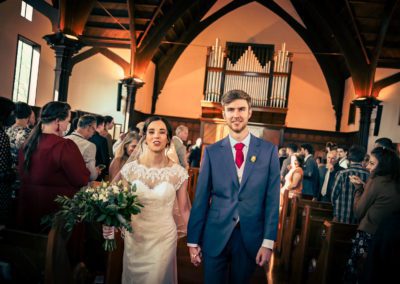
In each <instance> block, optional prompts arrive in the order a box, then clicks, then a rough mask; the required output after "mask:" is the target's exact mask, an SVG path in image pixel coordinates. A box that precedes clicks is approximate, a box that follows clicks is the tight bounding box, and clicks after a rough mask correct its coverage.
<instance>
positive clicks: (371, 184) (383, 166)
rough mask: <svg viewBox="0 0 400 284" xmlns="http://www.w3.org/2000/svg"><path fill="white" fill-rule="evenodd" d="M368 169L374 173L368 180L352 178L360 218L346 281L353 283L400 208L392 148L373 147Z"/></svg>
mask: <svg viewBox="0 0 400 284" xmlns="http://www.w3.org/2000/svg"><path fill="white" fill-rule="evenodd" d="M367 169H368V170H369V171H370V173H371V175H370V177H369V179H368V180H367V182H364V181H363V180H362V179H360V178H359V177H358V176H351V177H350V180H351V182H352V183H353V184H354V186H355V188H356V192H355V197H354V213H355V215H356V216H357V218H358V219H359V220H360V224H359V226H358V228H357V233H356V235H355V237H354V238H353V240H352V242H353V247H352V251H351V256H350V259H349V260H348V262H347V269H346V280H350V281H352V282H353V281H354V283H356V282H357V280H358V281H359V280H360V279H361V278H362V274H363V273H365V271H363V263H364V260H365V259H366V257H367V255H368V253H369V246H370V243H371V239H372V238H373V236H374V235H375V233H376V230H377V228H378V227H379V225H380V224H381V223H382V222H383V221H384V220H386V219H388V218H390V216H391V215H392V214H395V213H396V212H397V211H398V210H399V208H400V159H399V157H398V156H397V155H396V153H395V152H394V151H393V150H391V149H389V148H383V147H377V148H375V149H373V150H372V152H371V156H370V160H369V163H368V166H367Z"/></svg>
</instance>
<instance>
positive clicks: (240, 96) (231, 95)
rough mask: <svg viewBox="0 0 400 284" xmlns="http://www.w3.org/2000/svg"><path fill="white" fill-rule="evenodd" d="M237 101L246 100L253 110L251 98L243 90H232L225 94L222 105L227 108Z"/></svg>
mask: <svg viewBox="0 0 400 284" xmlns="http://www.w3.org/2000/svg"><path fill="white" fill-rule="evenodd" d="M236 100H246V101H247V104H248V105H249V108H251V97H250V96H249V94H247V93H246V92H243V91H241V90H231V91H229V92H227V93H225V94H224V95H223V96H222V98H221V104H222V106H226V105H227V104H230V103H231V102H233V101H236Z"/></svg>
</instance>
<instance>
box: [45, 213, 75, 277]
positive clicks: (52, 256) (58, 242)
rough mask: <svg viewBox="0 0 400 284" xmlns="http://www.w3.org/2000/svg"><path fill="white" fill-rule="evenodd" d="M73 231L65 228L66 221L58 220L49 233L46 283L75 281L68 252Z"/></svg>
mask: <svg viewBox="0 0 400 284" xmlns="http://www.w3.org/2000/svg"><path fill="white" fill-rule="evenodd" d="M70 235H71V233H70V232H67V231H66V230H65V228H64V222H62V221H61V220H58V221H57V222H56V223H55V225H53V227H52V228H51V230H50V232H49V235H48V242H47V248H46V268H45V283H46V284H53V283H54V284H55V283H57V284H58V283H60V284H64V283H65V284H67V283H73V281H72V270H71V265H70V262H69V258H68V253H67V242H68V239H69V237H70Z"/></svg>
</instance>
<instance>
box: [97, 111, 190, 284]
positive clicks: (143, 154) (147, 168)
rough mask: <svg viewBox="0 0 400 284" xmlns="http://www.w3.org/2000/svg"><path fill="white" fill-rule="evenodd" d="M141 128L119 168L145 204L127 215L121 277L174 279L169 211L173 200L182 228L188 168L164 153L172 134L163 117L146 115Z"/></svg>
mask: <svg viewBox="0 0 400 284" xmlns="http://www.w3.org/2000/svg"><path fill="white" fill-rule="evenodd" d="M143 133H144V136H143V138H142V139H141V142H140V143H139V145H138V147H137V149H138V150H137V151H135V152H134V153H133V154H132V156H131V158H130V159H129V160H128V162H127V163H126V164H125V165H124V167H123V168H122V169H121V172H120V174H119V177H120V178H121V179H122V180H123V181H124V182H131V183H132V184H136V194H137V195H138V199H139V201H140V202H141V203H142V204H143V206H144V208H142V210H141V213H140V214H138V215H134V216H132V218H131V224H132V228H133V232H132V233H129V232H125V236H124V256H123V272H122V283H130V284H131V283H141V284H142V283H148V284H157V283H177V272H176V246H177V236H178V235H177V225H176V223H175V221H174V214H173V211H174V203H175V201H177V204H178V206H179V209H180V210H179V211H180V217H181V219H182V220H183V223H184V227H185V228H186V226H187V222H188V219H189V212H190V203H189V200H188V195H187V191H186V187H187V179H188V174H187V172H186V170H185V169H184V168H183V167H181V166H180V165H179V164H178V163H176V162H174V161H173V160H172V159H171V158H169V157H170V156H171V155H170V154H167V152H171V151H168V150H169V147H170V142H171V137H172V128H171V126H170V124H169V123H168V121H167V120H165V119H164V118H161V117H150V118H149V119H148V120H147V121H146V122H145V125H144V127H143ZM143 144H144V145H143ZM117 178H118V177H117ZM112 232H113V228H111V227H103V234H104V235H105V236H107V235H109V234H110V233H112Z"/></svg>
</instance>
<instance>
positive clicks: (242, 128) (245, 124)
mask: <svg viewBox="0 0 400 284" xmlns="http://www.w3.org/2000/svg"><path fill="white" fill-rule="evenodd" d="M235 122H240V123H242V125H241V126H240V127H239V128H234V127H233V124H234V123H235ZM228 127H229V129H230V130H232V131H233V132H235V133H242V132H243V130H245V129H246V127H247V123H244V121H243V119H235V120H233V121H230V122H229V123H228Z"/></svg>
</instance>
